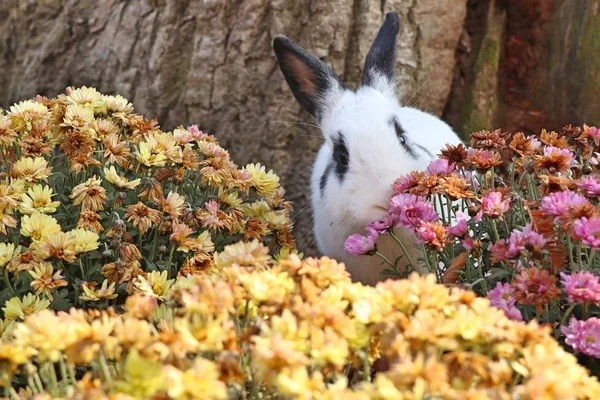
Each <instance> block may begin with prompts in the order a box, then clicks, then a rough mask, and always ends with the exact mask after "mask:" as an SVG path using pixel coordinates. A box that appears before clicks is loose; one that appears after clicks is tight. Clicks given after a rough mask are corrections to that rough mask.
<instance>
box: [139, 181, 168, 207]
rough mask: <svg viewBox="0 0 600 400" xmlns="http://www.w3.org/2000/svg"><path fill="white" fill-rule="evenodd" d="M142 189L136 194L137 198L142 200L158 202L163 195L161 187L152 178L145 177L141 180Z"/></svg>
mask: <svg viewBox="0 0 600 400" xmlns="http://www.w3.org/2000/svg"><path fill="white" fill-rule="evenodd" d="M141 188H142V191H141V192H140V193H139V194H138V198H140V199H141V200H144V201H153V202H155V203H158V202H159V201H160V200H161V199H162V197H163V194H164V192H163V188H162V186H161V185H160V182H158V181H157V180H156V179H154V178H146V179H144V180H143V181H142V185H141Z"/></svg>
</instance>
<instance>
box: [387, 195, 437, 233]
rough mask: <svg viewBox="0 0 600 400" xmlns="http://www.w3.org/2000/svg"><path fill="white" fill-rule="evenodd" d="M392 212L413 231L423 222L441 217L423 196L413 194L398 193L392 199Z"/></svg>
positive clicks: (401, 223)
mask: <svg viewBox="0 0 600 400" xmlns="http://www.w3.org/2000/svg"><path fill="white" fill-rule="evenodd" d="M390 214H391V215H392V216H394V217H397V218H398V222H399V223H400V225H402V226H405V227H407V228H408V230H409V231H410V232H411V233H414V232H415V229H417V228H418V227H419V226H420V225H421V222H432V221H437V220H438V219H439V216H438V214H437V213H436V212H435V210H434V209H433V206H432V205H431V204H430V203H428V202H427V201H425V199H423V198H422V197H417V196H415V195H412V194H398V195H396V196H394V197H392V200H391V201H390Z"/></svg>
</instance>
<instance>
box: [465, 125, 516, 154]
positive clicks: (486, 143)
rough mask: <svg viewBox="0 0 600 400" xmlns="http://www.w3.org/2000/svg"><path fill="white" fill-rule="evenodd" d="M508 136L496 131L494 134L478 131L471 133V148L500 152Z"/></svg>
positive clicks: (498, 130) (505, 133)
mask: <svg viewBox="0 0 600 400" xmlns="http://www.w3.org/2000/svg"><path fill="white" fill-rule="evenodd" d="M509 135H510V134H509V133H507V132H502V131H501V130H500V129H496V130H495V131H494V132H490V131H479V132H473V133H471V147H476V148H479V149H487V150H502V149H504V148H505V147H506V139H507V138H508V136H509Z"/></svg>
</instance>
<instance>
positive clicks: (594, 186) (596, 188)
mask: <svg viewBox="0 0 600 400" xmlns="http://www.w3.org/2000/svg"><path fill="white" fill-rule="evenodd" d="M576 184H577V187H578V188H579V189H581V190H583V191H584V192H585V193H587V194H588V196H598V195H600V182H598V181H597V180H596V179H595V178H594V177H591V176H588V177H586V178H584V179H582V180H581V181H579V182H577V183H576Z"/></svg>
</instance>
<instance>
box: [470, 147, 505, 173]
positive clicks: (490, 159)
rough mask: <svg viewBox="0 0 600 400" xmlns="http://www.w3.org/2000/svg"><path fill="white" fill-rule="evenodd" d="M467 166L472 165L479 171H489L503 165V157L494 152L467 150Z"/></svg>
mask: <svg viewBox="0 0 600 400" xmlns="http://www.w3.org/2000/svg"><path fill="white" fill-rule="evenodd" d="M465 163H466V164H467V165H471V166H472V167H474V168H476V169H477V170H479V171H487V170H488V169H490V168H493V167H497V166H498V165H500V164H502V157H500V154H499V153H498V152H496V151H493V150H480V149H473V148H470V149H469V150H467V159H466V160H465Z"/></svg>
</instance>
